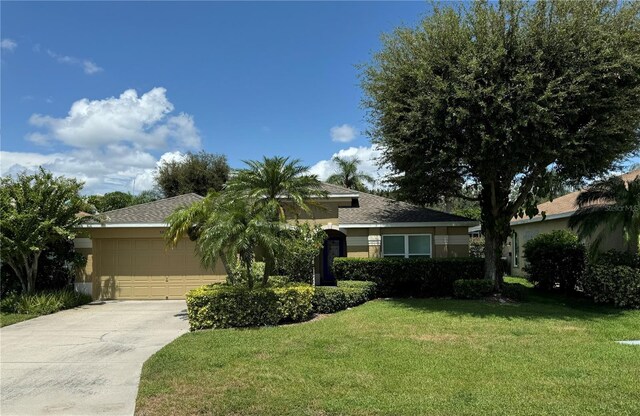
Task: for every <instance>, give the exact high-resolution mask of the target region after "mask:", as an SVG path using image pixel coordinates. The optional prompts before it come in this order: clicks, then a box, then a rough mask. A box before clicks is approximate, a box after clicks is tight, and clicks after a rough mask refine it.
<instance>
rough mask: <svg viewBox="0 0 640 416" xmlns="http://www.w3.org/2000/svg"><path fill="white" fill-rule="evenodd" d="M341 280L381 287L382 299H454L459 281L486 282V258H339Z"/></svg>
mask: <svg viewBox="0 0 640 416" xmlns="http://www.w3.org/2000/svg"><path fill="white" fill-rule="evenodd" d="M333 270H334V274H335V276H336V278H337V279H338V280H365V281H372V282H375V283H376V284H377V287H376V288H377V291H378V294H379V295H380V296H399V297H403V296H413V297H429V296H451V295H453V282H455V281H456V280H458V279H482V278H483V274H484V259H478V258H472V257H452V258H435V259H425V258H419V259H404V258H394V257H386V258H348V257H341V258H336V259H335V260H334V263H333Z"/></svg>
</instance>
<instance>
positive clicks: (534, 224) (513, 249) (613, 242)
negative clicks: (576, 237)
mask: <svg viewBox="0 0 640 416" xmlns="http://www.w3.org/2000/svg"><path fill="white" fill-rule="evenodd" d="M638 176H640V170H634V171H632V172H629V173H626V174H624V175H621V178H622V179H623V180H624V181H625V182H629V181H632V180H634V179H635V178H637V177H638ZM580 192H582V191H575V192H571V193H568V194H566V195H563V196H561V197H558V198H555V199H554V200H552V201H548V202H545V203H542V204H540V205H538V211H539V212H540V214H538V215H536V216H534V217H533V218H526V217H525V218H514V219H513V220H512V221H511V224H510V225H511V237H510V238H509V239H508V240H507V244H506V246H505V248H504V251H503V256H505V257H506V258H507V259H509V262H510V264H511V274H512V275H514V276H521V277H524V276H525V275H526V273H525V272H524V266H525V264H526V259H525V257H524V244H525V243H526V242H527V241H529V240H531V239H532V238H534V237H535V236H537V235H538V234H542V233H549V232H551V231H555V230H569V231H573V232H575V230H571V228H569V217H571V215H573V213H574V212H576V209H577V207H576V199H577V198H578V195H579V194H580ZM543 212H544V213H545V215H544V216H543V215H542V213H543ZM470 232H471V230H470ZM590 240H591V239H587V240H586V241H584V243H585V244H587V245H588V244H589V243H590V242H591V241H590ZM624 248H625V240H624V233H623V231H622V229H620V228H618V229H615V230H613V231H609V232H607V235H606V237H605V238H604V239H603V241H602V243H601V245H600V249H599V250H600V251H608V250H624Z"/></svg>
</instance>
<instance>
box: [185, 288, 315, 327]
mask: <svg viewBox="0 0 640 416" xmlns="http://www.w3.org/2000/svg"><path fill="white" fill-rule="evenodd" d="M312 298H313V287H311V286H309V285H299V284H298V285H286V286H282V287H276V288H272V287H267V288H254V289H249V288H247V287H246V286H232V285H226V284H214V285H209V286H202V287H200V288H197V289H194V290H192V291H190V292H189V293H187V312H188V316H189V325H190V327H191V330H192V331H194V330H198V329H207V328H232V327H255V326H266V325H276V324H278V323H281V322H298V321H302V320H305V319H308V318H309V317H310V316H311V311H312V307H311V305H312V303H311V302H312Z"/></svg>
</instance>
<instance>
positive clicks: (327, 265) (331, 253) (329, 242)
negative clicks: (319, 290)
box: [320, 230, 347, 286]
mask: <svg viewBox="0 0 640 416" xmlns="http://www.w3.org/2000/svg"><path fill="white" fill-rule="evenodd" d="M325 232H326V233H327V239H326V240H325V241H324V248H323V249H322V270H321V274H320V284H321V285H325V286H335V285H336V277H335V276H334V275H333V273H332V272H331V265H332V264H333V259H335V258H336V257H346V256H347V236H346V235H344V234H343V233H341V232H340V231H337V230H325Z"/></svg>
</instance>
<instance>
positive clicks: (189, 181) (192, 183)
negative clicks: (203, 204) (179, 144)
mask: <svg viewBox="0 0 640 416" xmlns="http://www.w3.org/2000/svg"><path fill="white" fill-rule="evenodd" d="M229 171H230V170H229V165H228V164H227V158H226V157H225V156H223V155H217V154H213V153H207V152H205V151H201V152H199V153H191V152H189V153H187V154H186V156H185V157H184V159H183V160H172V161H169V162H164V163H162V164H161V165H160V167H159V168H158V171H157V172H156V176H155V180H156V183H157V184H158V187H159V188H160V189H161V190H162V192H163V193H164V196H165V197H167V198H169V197H173V196H178V195H183V194H188V193H191V192H194V193H196V194H198V195H203V196H204V195H207V193H209V192H210V191H220V190H221V189H222V187H223V186H224V184H225V183H226V182H227V180H228V179H229Z"/></svg>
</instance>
